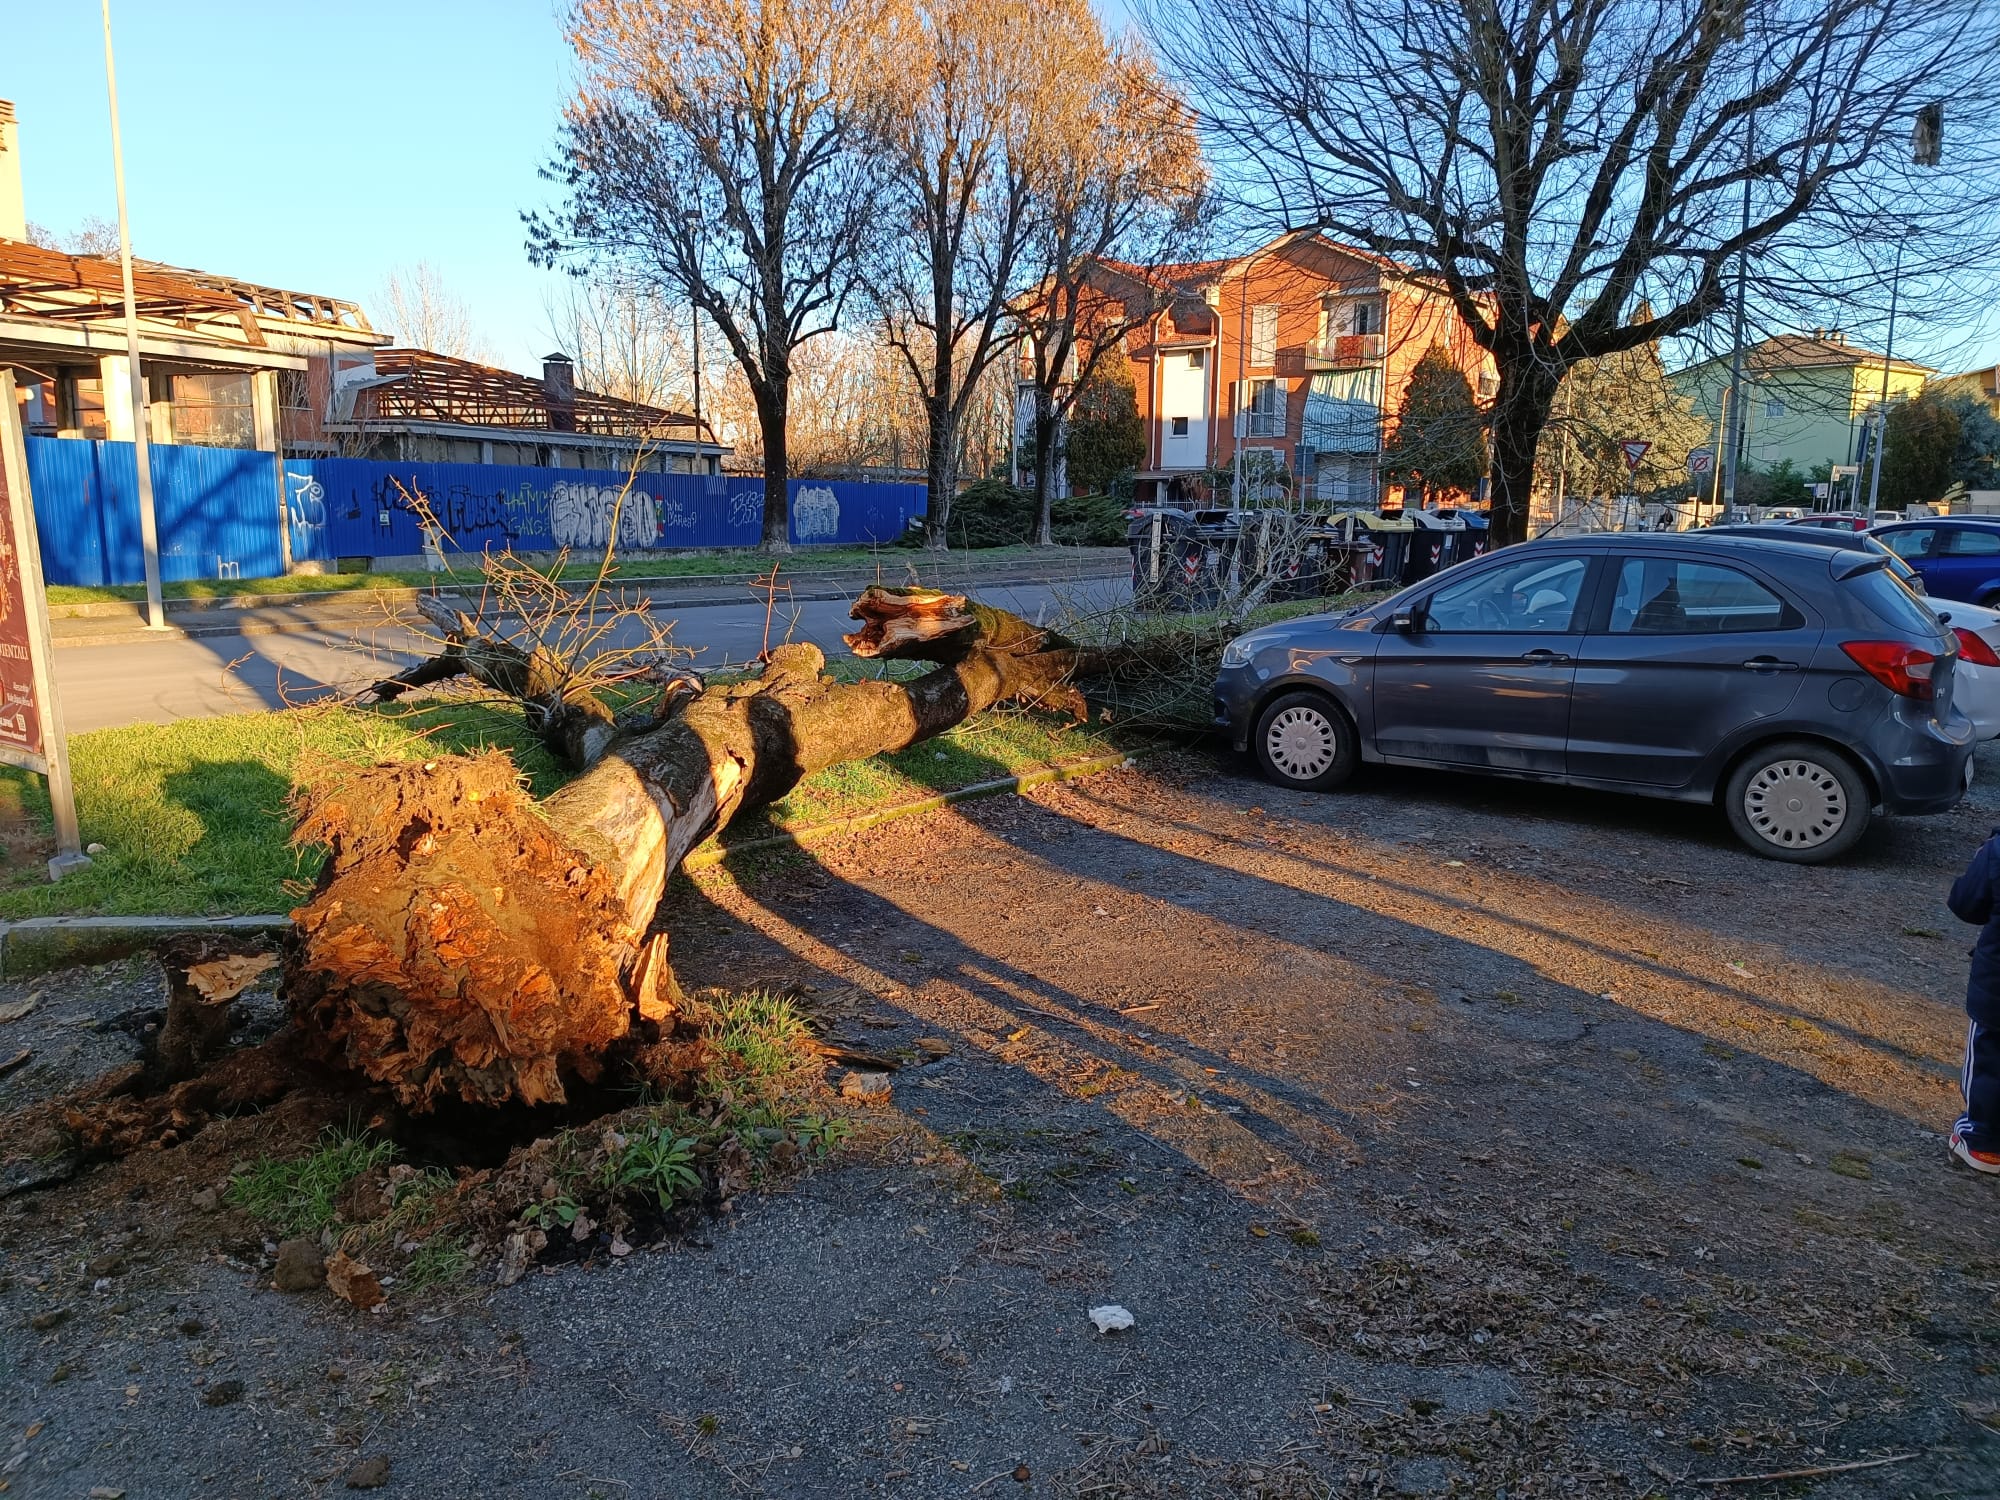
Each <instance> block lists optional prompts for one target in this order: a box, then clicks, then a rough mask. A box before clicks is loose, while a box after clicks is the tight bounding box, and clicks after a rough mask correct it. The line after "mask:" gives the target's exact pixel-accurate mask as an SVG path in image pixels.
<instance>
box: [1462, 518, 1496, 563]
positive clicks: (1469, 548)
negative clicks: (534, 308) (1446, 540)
mask: <svg viewBox="0 0 2000 1500" xmlns="http://www.w3.org/2000/svg"><path fill="white" fill-rule="evenodd" d="M1458 516H1459V519H1460V520H1462V521H1463V522H1465V532H1464V534H1463V536H1462V537H1461V538H1460V550H1461V551H1463V553H1464V554H1465V555H1464V556H1463V557H1460V558H1458V559H1456V560H1457V561H1459V562H1465V561H1467V560H1469V559H1471V558H1475V557H1484V556H1485V555H1486V540H1487V536H1488V534H1489V533H1488V526H1489V524H1490V523H1489V522H1488V521H1487V519H1486V517H1485V516H1482V515H1480V514H1479V512H1478V511H1473V510H1462V511H1460V512H1459V513H1458Z"/></svg>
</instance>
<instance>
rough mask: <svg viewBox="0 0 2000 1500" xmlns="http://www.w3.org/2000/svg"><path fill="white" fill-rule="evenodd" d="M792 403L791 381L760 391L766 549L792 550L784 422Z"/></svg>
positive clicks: (758, 409) (759, 420)
mask: <svg viewBox="0 0 2000 1500" xmlns="http://www.w3.org/2000/svg"><path fill="white" fill-rule="evenodd" d="M790 405H791V391H790V389H789V382H786V383H785V384H778V383H775V382H773V383H771V384H770V385H768V386H766V388H765V389H763V390H761V391H759V392H758V393H757V425H758V427H759V428H760V429H761V430H762V435H763V440H764V535H763V538H762V540H761V542H760V543H759V545H760V546H762V547H763V549H764V550H765V551H766V552H789V551H791V550H792V525H791V520H792V506H791V488H790V485H789V483H788V481H789V480H790V478H791V468H790V464H791V456H790V449H789V447H788V446H787V443H786V434H785V424H786V420H787V417H788V415H789V411H790Z"/></svg>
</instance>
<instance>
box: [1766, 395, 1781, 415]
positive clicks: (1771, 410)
mask: <svg viewBox="0 0 2000 1500" xmlns="http://www.w3.org/2000/svg"><path fill="white" fill-rule="evenodd" d="M1784 414H1785V403H1784V402H1783V401H1781V400H1779V399H1778V398H1777V397H1776V396H1773V397H1771V398H1770V400H1768V401H1766V402H1765V403H1764V415H1765V416H1767V417H1782V416H1783V415H1784Z"/></svg>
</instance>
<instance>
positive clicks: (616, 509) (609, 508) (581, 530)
mask: <svg viewBox="0 0 2000 1500" xmlns="http://www.w3.org/2000/svg"><path fill="white" fill-rule="evenodd" d="M676 510H678V507H676ZM660 520H661V516H660V502H659V501H658V500H656V499H655V498H654V497H653V496H651V495H649V494H647V493H646V492H645V491H644V490H641V489H639V488H638V487H637V486H636V485H635V486H633V487H631V488H630V489H629V490H628V489H627V488H626V487H625V486H623V485H616V484H572V483H569V482H567V481H564V482H563V483H560V484H556V485H552V486H551V487H550V489H549V531H550V532H551V534H553V535H554V537H555V541H556V545H557V546H558V547H602V546H604V545H605V544H606V543H608V542H610V541H611V540H612V537H611V528H612V526H613V525H614V524H616V526H617V528H618V538H617V544H618V545H619V546H621V547H653V546H657V545H658V544H659V540H660ZM676 521H677V524H683V525H687V526H692V525H693V524H694V517H693V515H692V514H690V515H689V516H688V517H687V519H686V520H685V521H684V522H681V521H679V518H678V516H677V517H676Z"/></svg>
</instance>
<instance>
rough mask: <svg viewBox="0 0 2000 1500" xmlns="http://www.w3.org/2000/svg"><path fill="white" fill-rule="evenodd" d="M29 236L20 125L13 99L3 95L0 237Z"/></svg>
mask: <svg viewBox="0 0 2000 1500" xmlns="http://www.w3.org/2000/svg"><path fill="white" fill-rule="evenodd" d="M27 237H28V205H27V202H26V200H24V199H23V198H22V197H21V127H20V126H19V125H18V124H16V123H15V121H14V105H13V103H12V101H10V100H7V99H0V240H25V239H26V238H27Z"/></svg>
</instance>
